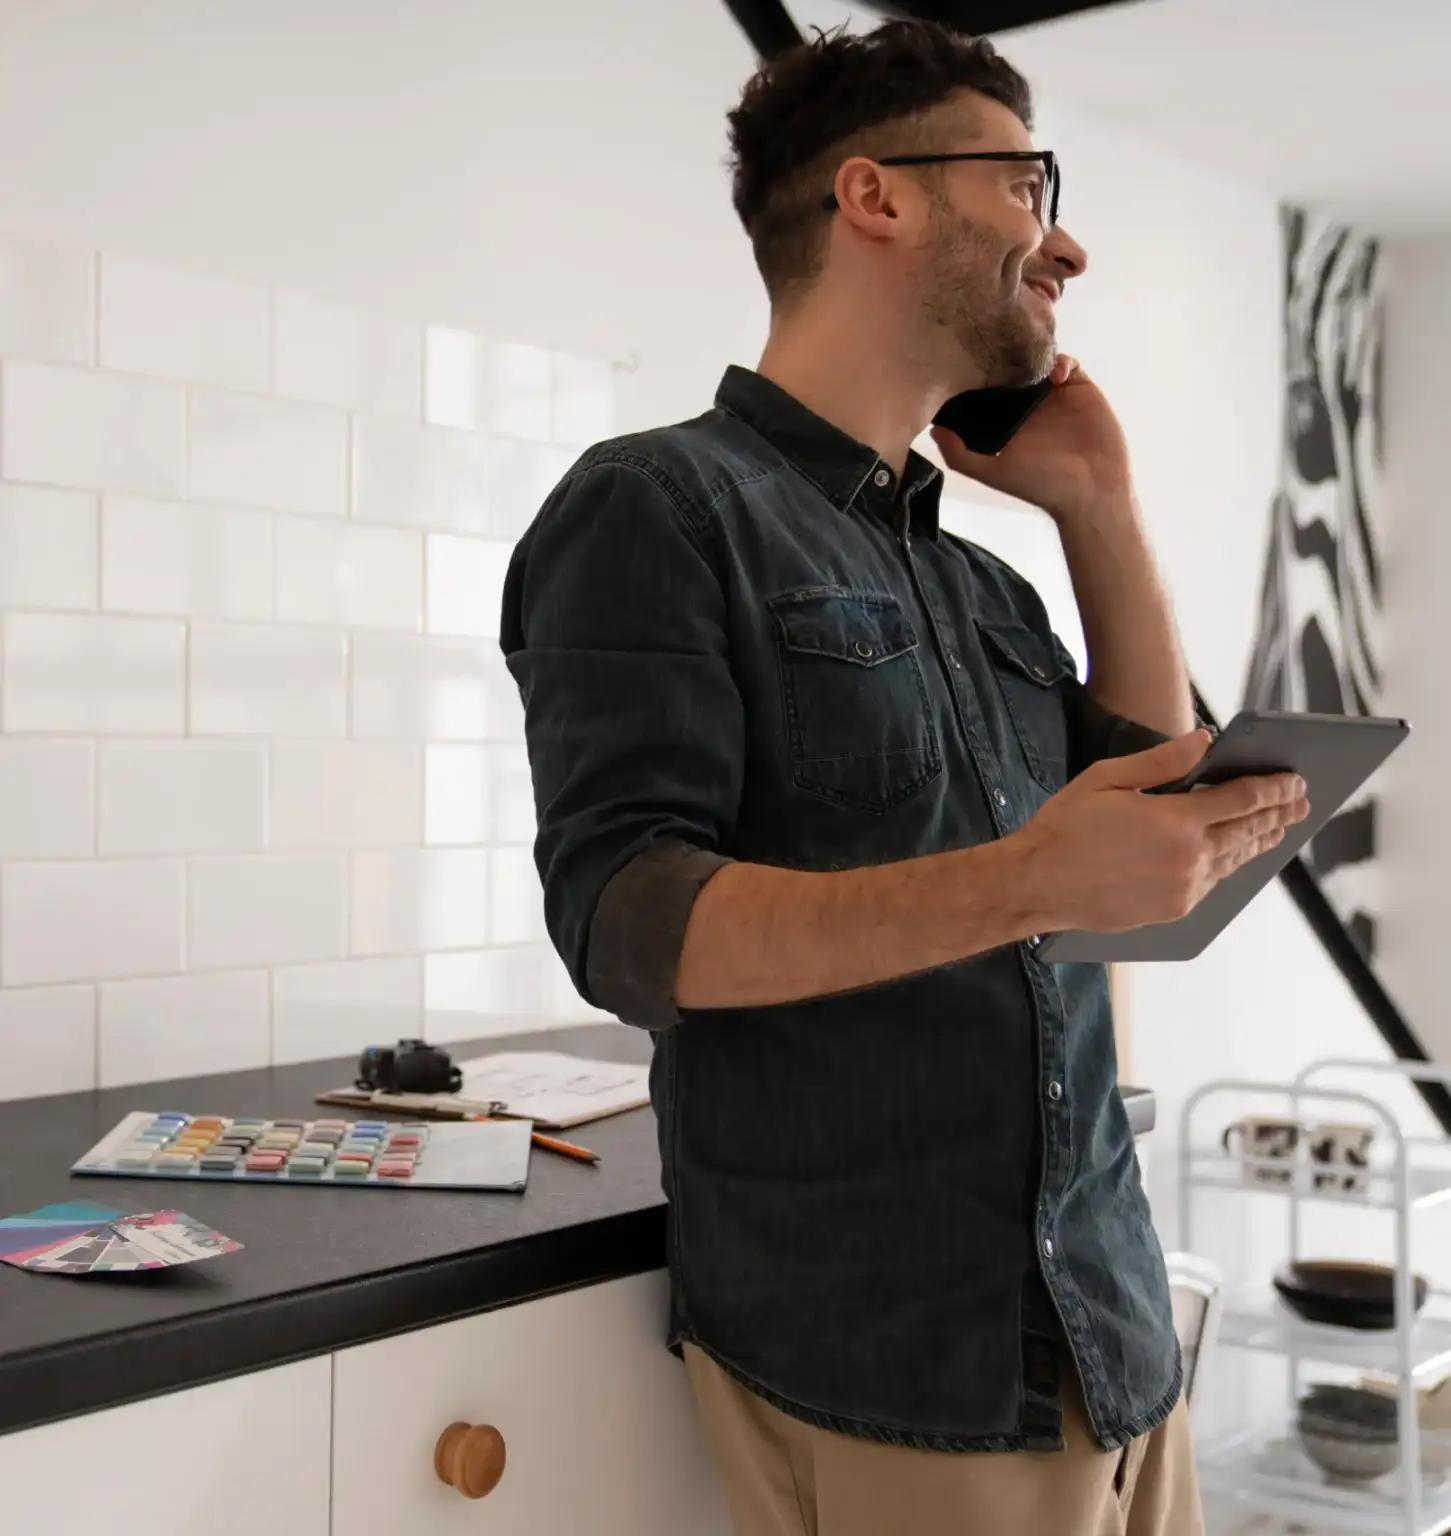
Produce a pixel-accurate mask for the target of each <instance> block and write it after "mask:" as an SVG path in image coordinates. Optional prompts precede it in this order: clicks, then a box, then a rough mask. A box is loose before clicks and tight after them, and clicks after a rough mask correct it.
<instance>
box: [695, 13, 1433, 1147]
mask: <svg viewBox="0 0 1451 1536" xmlns="http://www.w3.org/2000/svg"><path fill="white" fill-rule="evenodd" d="M725 3H726V6H727V7H728V8H729V10H730V12H731V14H732V15H733V16H734V17H735V18H736V20H737V21H738V22H739V23H740V25H741V27H742V29H743V30H744V31H745V34H746V36H747V37H748V38H749V39H750V40H751V42H752V43H753V44H754V45H755V49H756V52H757V53H758V54H760V55H761V57H763V58H771V57H772V56H773V55H775V54H776V53H778V52H780V51H781V50H782V49H783V48H790V47H793V46H794V45H795V44H797V43H799V42H801V41H802V36H801V32H800V30H799V29H798V28H797V26H796V23H795V22H794V21H792V19H791V16H790V13H789V12H788V11H787V10H786V8H785V6H784V5H783V4H782V3H781V0H725ZM870 3H872V4H873V5H874V7H875V9H877V10H881V11H891V12H895V13H896V14H899V15H905V16H916V17H918V18H920V19H922V20H930V21H942V22H947V23H949V24H950V25H952V26H956V27H958V28H960V29H961V30H963V31H967V32H997V31H1001V30H1005V29H1007V28H1011V27H1021V26H1027V25H1029V24H1031V23H1033V22H1038V21H1048V20H1050V19H1052V18H1054V17H1058V16H1066V15H1070V14H1072V13H1074V12H1076V11H1088V10H1095V9H1098V8H1099V7H1100V6H1103V5H1110V4H1119V3H1121V0H980V3H979V0H910V3H896V4H887V3H884V0H870ZM1194 706H1195V708H1196V710H1197V711H1198V712H1199V718H1200V720H1202V721H1203V722H1204V724H1205V725H1208V726H1211V727H1213V728H1215V729H1217V728H1218V726H1217V723H1216V721H1215V718H1214V715H1213V712H1212V711H1211V710H1210V708H1209V706H1208V705H1207V704H1206V703H1205V702H1204V698H1203V695H1202V694H1201V693H1200V692H1199V690H1198V689H1197V688H1195V689H1194ZM1279 878H1280V883H1281V884H1282V885H1283V886H1284V887H1285V889H1286V890H1287V891H1288V892H1289V894H1290V900H1291V901H1293V902H1294V903H1295V905H1296V906H1297V907H1298V908H1299V909H1300V914H1301V916H1303V917H1304V919H1305V921H1306V922H1307V923H1308V924H1309V925H1310V931H1311V932H1312V933H1313V934H1314V935H1315V937H1316V938H1317V939H1319V941H1320V945H1321V947H1322V948H1323V949H1324V951H1325V953H1326V954H1327V955H1328V956H1329V957H1330V959H1331V961H1332V963H1333V964H1334V966H1335V968H1336V970H1338V971H1339V972H1340V974H1341V975H1342V976H1343V977H1344V978H1345V984H1346V985H1347V986H1348V987H1349V988H1350V990H1351V992H1352V993H1353V994H1354V996H1355V999H1356V1001H1357V1002H1358V1003H1359V1004H1360V1006H1361V1007H1362V1008H1364V1009H1365V1011H1366V1014H1367V1015H1368V1016H1369V1018H1370V1021H1371V1023H1372V1024H1374V1025H1375V1027H1376V1029H1377V1030H1378V1031H1379V1032H1380V1037H1381V1039H1382V1040H1384V1041H1385V1043H1386V1044H1387V1045H1388V1046H1389V1047H1390V1049H1391V1051H1392V1052H1393V1053H1394V1054H1395V1056H1396V1057H1397V1058H1398V1059H1399V1060H1401V1061H1430V1060H1431V1056H1430V1055H1429V1053H1428V1052H1427V1050H1426V1048H1425V1046H1424V1045H1422V1044H1421V1041H1420V1037H1419V1036H1418V1035H1417V1034H1416V1032H1415V1030H1414V1029H1412V1028H1411V1025H1410V1021H1409V1020H1408V1019H1407V1018H1406V1016H1405V1015H1404V1014H1403V1013H1402V1012H1401V1010H1400V1009H1399V1008H1398V1007H1397V1006H1396V1004H1395V1000H1394V999H1393V998H1392V997H1391V995H1390V993H1389V992H1387V991H1386V989H1385V985H1384V983H1382V981H1381V979H1380V977H1379V976H1377V975H1376V973H1375V970H1374V968H1373V967H1372V966H1371V964H1370V962H1369V960H1367V959H1366V957H1365V955H1364V954H1363V953H1362V951H1361V948H1360V945H1359V944H1358V943H1357V942H1356V940H1355V937H1354V935H1353V934H1352V933H1351V931H1350V929H1349V928H1347V927H1346V925H1345V924H1344V923H1343V922H1342V921H1341V919H1340V915H1339V913H1337V912H1336V910H1335V908H1334V907H1332V906H1331V905H1330V902H1329V901H1328V900H1327V899H1326V896H1325V892H1324V891H1323V890H1322V889H1321V888H1320V882H1319V880H1318V879H1317V878H1316V877H1315V872H1314V870H1312V869H1311V868H1310V866H1309V865H1308V864H1306V863H1305V861H1304V860H1303V859H1301V858H1298V857H1297V858H1293V859H1291V860H1290V862H1289V863H1288V864H1287V865H1286V866H1285V868H1284V869H1283V870H1282V871H1281V872H1280V877H1279ZM1416 1089H1417V1091H1418V1092H1419V1093H1420V1095H1421V1097H1422V1099H1424V1100H1425V1102H1426V1106H1427V1108H1428V1109H1429V1110H1430V1111H1431V1113H1432V1114H1433V1115H1434V1116H1435V1117H1436V1120H1437V1122H1438V1123H1439V1124H1440V1126H1441V1129H1442V1130H1443V1131H1445V1132H1446V1133H1447V1134H1448V1135H1451V1090H1448V1089H1447V1088H1446V1087H1445V1086H1444V1085H1443V1084H1441V1083H1417V1084H1416Z"/></svg>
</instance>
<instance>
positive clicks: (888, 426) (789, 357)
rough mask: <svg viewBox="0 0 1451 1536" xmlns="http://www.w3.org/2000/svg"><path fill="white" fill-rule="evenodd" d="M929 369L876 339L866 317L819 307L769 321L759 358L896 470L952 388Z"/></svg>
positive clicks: (761, 368) (780, 382)
mask: <svg viewBox="0 0 1451 1536" xmlns="http://www.w3.org/2000/svg"><path fill="white" fill-rule="evenodd" d="M935 371H936V370H932V369H929V368H925V367H923V366H922V365H921V364H920V363H919V362H916V361H915V360H913V359H912V358H910V357H908V356H906V355H904V354H903V353H902V352H900V351H893V350H892V349H890V348H888V347H886V346H883V345H881V344H880V339H879V338H878V337H877V336H876V335H874V334H873V330H872V327H871V326H870V324H865V323H862V324H855V325H853V324H852V323H850V322H847V321H840V320H838V319H836V318H835V317H833V316H829V315H827V314H825V313H824V312H815V313H810V312H808V313H804V314H799V315H793V316H792V317H791V318H790V319H789V320H781V319H779V318H778V319H777V320H775V321H774V322H773V323H772V326H771V334H770V336H769V337H768V339H767V341H766V349H765V351H764V352H763V353H762V354H761V361H760V363H759V364H758V365H757V372H758V373H760V374H761V375H762V376H763V377H765V378H768V379H770V381H771V382H772V383H773V384H775V385H777V386H778V387H779V388H781V389H784V390H785V391H786V393H787V394H789V395H791V396H792V397H793V398H794V399H796V400H799V401H800V402H801V404H802V405H804V406H805V407H806V408H807V409H808V410H810V411H814V412H815V413H816V414H817V415H818V416H820V417H821V418H822V419H823V420H824V421H829V422H830V423H831V424H832V426H834V427H837V428H838V429H839V430H841V431H842V432H845V433H846V434H847V435H848V436H849V437H853V438H855V439H856V440H857V442H859V443H865V444H866V445H867V446H868V447H869V448H874V449H875V450H876V451H877V453H878V455H879V456H880V457H881V458H882V459H883V460H884V461H885V462H886V463H887V464H888V465H890V466H891V468H892V470H893V472H894V473H895V474H897V475H898V476H900V475H901V474H902V472H903V471H904V470H905V469H906V467H907V453H908V450H909V449H910V448H911V446H912V443H913V441H914V440H915V439H916V438H917V437H918V436H919V435H920V434H921V433H922V432H923V431H925V430H926V428H927V426H928V424H929V423H930V422H931V420H932V417H933V416H934V415H935V414H936V412H937V410H938V408H939V407H940V406H941V404H942V402H943V401H944V400H945V399H946V398H947V396H948V394H949V393H950V392H951V391H950V389H949V387H948V386H947V385H945V384H944V383H943V382H942V381H941V380H940V379H938V378H934V377H932V375H933V373H934V372H935ZM959 387H961V386H959Z"/></svg>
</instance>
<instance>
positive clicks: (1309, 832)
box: [1033, 710, 1411, 962]
mask: <svg viewBox="0 0 1451 1536" xmlns="http://www.w3.org/2000/svg"><path fill="white" fill-rule="evenodd" d="M1410 731H1411V728H1410V725H1409V724H1408V723H1407V722H1406V721H1404V720H1396V719H1385V718H1380V717H1377V716H1355V715H1312V714H1278V713H1271V712H1269V711H1258V710H1245V711H1244V712H1243V713H1241V714H1238V715H1236V716H1235V717H1234V719H1233V720H1231V721H1230V722H1229V724H1228V725H1226V726H1225V727H1224V729H1223V730H1222V731H1221V732H1220V733H1219V735H1218V736H1217V737H1216V738H1215V739H1214V741H1213V742H1211V743H1210V747H1209V751H1208V752H1206V753H1205V755H1204V757H1203V759H1202V760H1201V762H1200V763H1199V764H1198V765H1197V767H1196V768H1195V771H1194V772H1193V773H1191V774H1190V775H1189V776H1188V777H1187V778H1186V779H1184V780H1181V781H1180V782H1179V783H1177V784H1166V785H1162V786H1161V787H1160V788H1158V789H1156V790H1149V791H1147V793H1149V794H1177V793H1189V792H1191V791H1192V790H1193V789H1194V788H1195V787H1197V786H1198V785H1200V784H1222V783H1226V782H1228V781H1229V780H1230V779H1239V778H1244V777H1246V776H1248V775H1251V774H1262V773H1286V772H1288V773H1298V774H1299V775H1300V777H1301V778H1302V779H1304V781H1305V786H1306V792H1307V793H1308V795H1309V798H1310V815H1309V816H1308V817H1307V818H1306V819H1305V820H1304V821H1302V822H1300V823H1299V825H1298V826H1293V827H1288V828H1286V831H1285V836H1284V839H1283V841H1282V842H1281V843H1280V844H1279V846H1278V847H1275V848H1271V849H1270V850H1269V851H1268V852H1266V853H1262V854H1260V856H1259V857H1258V858H1255V859H1251V860H1250V861H1249V863H1248V864H1245V865H1242V866H1241V867H1240V868H1239V869H1237V870H1236V871H1235V872H1234V873H1233V874H1232V875H1230V876H1229V877H1228V878H1227V879H1224V880H1221V881H1220V883H1219V884H1218V885H1216V886H1215V887H1214V889H1213V890H1212V891H1210V893H1209V894H1208V895H1207V896H1206V897H1205V898H1204V900H1203V901H1201V902H1200V903H1199V905H1198V906H1197V907H1195V908H1194V910H1193V911H1192V912H1190V913H1189V914H1188V915H1187V916H1185V917H1181V918H1179V919H1177V920H1176V921H1174V922H1171V923H1150V924H1147V925H1146V926H1144V927H1142V928H1131V929H1129V930H1128V931H1127V932H1125V933H1093V932H1087V931H1077V930H1073V931H1065V932H1062V933H1050V934H1048V935H1047V936H1046V937H1044V938H1043V939H1041V940H1040V941H1039V942H1038V943H1037V944H1036V945H1034V946H1033V950H1034V954H1035V956H1036V957H1037V958H1038V959H1039V960H1048V961H1053V962H1059V961H1070V962H1071V961H1101V962H1110V961H1144V960H1192V959H1194V958H1195V957H1196V956H1197V955H1200V954H1203V952H1204V951H1205V950H1206V949H1207V948H1208V947H1209V946H1210V944H1212V943H1213V942H1214V940H1215V939H1217V938H1218V937H1219V935H1220V934H1221V933H1222V932H1223V931H1224V930H1225V928H1227V927H1228V926H1229V924H1230V923H1231V922H1233V921H1234V919H1235V918H1236V917H1238V916H1239V914H1240V913H1241V912H1242V911H1243V910H1244V909H1245V907H1247V906H1248V905H1249V903H1250V902H1251V901H1253V900H1254V898H1255V897H1256V896H1258V895H1259V893H1260V892H1261V891H1262V890H1264V888H1265V887H1266V886H1267V885H1268V884H1269V883H1270V881H1271V880H1273V879H1274V878H1275V876H1276V875H1277V874H1279V872H1280V871H1281V870H1282V869H1283V868H1284V867H1285V866H1286V865H1287V864H1288V863H1289V862H1290V860H1291V859H1293V858H1294V857H1295V856H1296V854H1298V853H1299V852H1300V850H1301V849H1302V848H1303V847H1304V846H1305V845H1306V844H1307V843H1308V842H1309V841H1310V839H1311V838H1313V837H1314V836H1315V834H1316V833H1317V832H1319V831H1320V830H1321V828H1323V827H1324V825H1325V823H1326V822H1327V821H1329V820H1330V818H1331V817H1332V816H1334V815H1335V813H1336V812H1337V811H1338V810H1339V809H1340V808H1341V806H1343V805H1344V804H1345V802H1346V801H1347V800H1348V799H1349V798H1350V797H1351V795H1353V794H1354V793H1355V792H1356V790H1358V789H1359V788H1360V787H1361V785H1362V784H1364V783H1365V781H1366V780H1367V779H1368V778H1369V777H1370V776H1371V774H1373V773H1374V772H1375V771H1376V769H1377V768H1379V767H1380V766H1381V764H1382V763H1384V762H1385V760H1386V759H1387V758H1388V757H1389V756H1390V755H1391V753H1392V752H1394V751H1395V750H1396V748H1397V747H1399V746H1400V744H1401V743H1402V742H1403V741H1404V740H1405V739H1406V737H1407V736H1408V735H1410Z"/></svg>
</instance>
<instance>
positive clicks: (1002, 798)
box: [993, 789, 1008, 805]
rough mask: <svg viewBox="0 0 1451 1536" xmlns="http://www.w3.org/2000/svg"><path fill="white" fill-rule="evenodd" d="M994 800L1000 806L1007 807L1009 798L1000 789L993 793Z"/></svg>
mask: <svg viewBox="0 0 1451 1536" xmlns="http://www.w3.org/2000/svg"><path fill="white" fill-rule="evenodd" d="M993 799H994V800H996V801H997V803H998V804H999V805H1006V804H1007V803H1008V797H1007V796H1006V795H1005V794H1004V793H1003V792H1002V790H1000V789H995V790H994V791H993Z"/></svg>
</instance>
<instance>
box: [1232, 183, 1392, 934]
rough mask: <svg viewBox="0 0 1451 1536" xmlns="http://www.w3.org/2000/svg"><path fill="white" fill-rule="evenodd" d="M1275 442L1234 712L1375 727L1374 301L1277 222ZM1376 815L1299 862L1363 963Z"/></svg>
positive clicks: (1350, 247) (1326, 252) (1371, 260)
mask: <svg viewBox="0 0 1451 1536" xmlns="http://www.w3.org/2000/svg"><path fill="white" fill-rule="evenodd" d="M1283 224H1284V234H1285V287H1284V305H1285V308H1284V343H1285V372H1284V437H1283V442H1282V446H1281V456H1280V474H1279V484H1278V486H1277V488H1276V492H1275V497H1274V501H1273V504H1272V508H1271V516H1270V538H1269V549H1268V551H1267V554H1266V557H1265V569H1264V580H1263V585H1262V588H1261V598H1260V614H1259V629H1258V633H1257V635H1256V638H1255V644H1254V650H1253V652H1252V655H1251V659H1250V665H1249V675H1248V678H1247V680H1246V683H1245V697H1244V702H1245V705H1246V707H1249V708H1257V709H1287V710H1311V711H1315V712H1318V713H1325V714H1352V715H1362V714H1375V713H1377V702H1378V698H1379V694H1380V686H1381V674H1380V667H1379V662H1378V633H1377V632H1378V619H1379V612H1380V584H1381V567H1380V539H1381V528H1382V496H1383V489H1382V486H1383V481H1382V468H1381V462H1382V461H1381V388H1380V379H1381V349H1382V333H1383V320H1384V308H1385V306H1384V295H1383V290H1382V284H1381V271H1380V266H1381V264H1380V259H1379V257H1380V252H1379V248H1378V246H1377V243H1376V242H1375V241H1374V240H1370V239H1366V238H1364V237H1362V236H1360V235H1358V234H1357V233H1356V232H1355V231H1354V230H1352V229H1349V228H1347V227H1346V226H1345V225H1343V224H1337V223H1335V222H1334V221H1333V220H1330V219H1325V218H1321V217H1318V216H1317V215H1314V214H1311V213H1307V212H1305V211H1304V210H1303V209H1299V208H1287V209H1285V210H1284V213H1283ZM1375 854H1376V801H1375V797H1374V794H1373V793H1366V794H1363V795H1361V796H1359V797H1357V799H1355V800H1353V801H1352V802H1351V803H1350V804H1349V805H1347V806H1346V807H1345V808H1344V809H1343V810H1342V811H1341V812H1340V813H1339V814H1338V815H1337V816H1335V818H1334V819H1333V820H1331V821H1330V822H1329V823H1328V824H1327V825H1326V827H1325V828H1324V830H1323V831H1322V832H1321V833H1320V834H1319V835H1318V836H1317V837H1316V838H1315V839H1314V842H1313V843H1312V845H1311V847H1310V850H1309V857H1310V862H1311V864H1312V865H1313V867H1314V869H1315V872H1316V873H1317V874H1318V875H1319V876H1320V879H1321V882H1322V884H1323V885H1324V888H1325V891H1326V894H1327V895H1328V897H1329V898H1330V900H1331V902H1332V903H1333V904H1334V906H1335V907H1336V909H1337V911H1339V913H1340V915H1341V917H1342V918H1343V919H1344V920H1345V922H1346V923H1348V924H1349V926H1350V927H1351V929H1352V931H1353V932H1354V933H1355V935H1356V938H1357V939H1358V941H1359V943H1360V945H1361V948H1362V950H1363V951H1364V953H1365V954H1366V955H1367V956H1370V955H1373V954H1374V952H1375V912H1376V909H1377V905H1378V903H1377V900H1376V877H1377V869H1376V863H1375Z"/></svg>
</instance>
